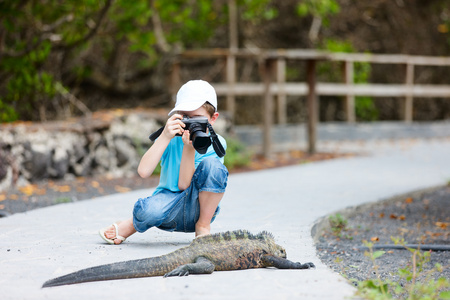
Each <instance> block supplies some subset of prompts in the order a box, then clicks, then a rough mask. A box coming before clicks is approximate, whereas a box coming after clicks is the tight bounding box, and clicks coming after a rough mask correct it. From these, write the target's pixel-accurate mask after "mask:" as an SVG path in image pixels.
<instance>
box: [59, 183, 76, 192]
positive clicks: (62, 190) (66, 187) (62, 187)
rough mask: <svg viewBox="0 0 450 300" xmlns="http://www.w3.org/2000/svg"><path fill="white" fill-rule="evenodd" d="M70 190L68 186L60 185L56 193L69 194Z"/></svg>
mask: <svg viewBox="0 0 450 300" xmlns="http://www.w3.org/2000/svg"><path fill="white" fill-rule="evenodd" d="M71 189H72V188H71V187H70V185H62V186H59V187H57V191H58V192H60V193H68V192H70V190H71Z"/></svg>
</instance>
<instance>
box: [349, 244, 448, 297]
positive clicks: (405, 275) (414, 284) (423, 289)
mask: <svg viewBox="0 0 450 300" xmlns="http://www.w3.org/2000/svg"><path fill="white" fill-rule="evenodd" d="M393 240H394V242H395V243H396V244H401V245H403V246H405V242H404V240H400V239H395V238H393ZM365 245H366V247H368V248H369V250H368V251H366V252H365V256H366V257H368V258H369V259H370V260H371V261H372V264H373V269H374V272H375V274H376V275H377V277H376V278H375V279H367V280H364V281H359V282H358V291H357V296H361V297H363V298H364V299H374V300H375V299H376V300H378V299H380V300H384V299H408V300H419V299H450V281H449V279H448V278H444V277H441V278H439V279H437V280H436V279H434V277H433V276H432V275H433V274H435V273H436V272H438V273H439V272H442V270H443V267H442V266H441V265H440V264H436V265H435V266H434V267H433V268H432V269H431V270H428V271H425V266H427V265H428V264H429V262H430V255H431V254H430V252H426V251H421V250H420V249H411V248H408V247H406V246H405V248H406V249H407V250H408V251H410V252H411V263H410V264H408V265H407V266H406V267H404V268H400V269H399V270H398V271H397V275H398V277H399V278H400V280H399V281H398V282H397V281H392V280H387V279H382V278H381V276H380V275H379V273H378V272H377V271H378V264H377V261H376V260H377V258H379V257H381V256H383V255H384V254H385V251H381V250H379V251H374V249H373V243H370V242H365Z"/></svg>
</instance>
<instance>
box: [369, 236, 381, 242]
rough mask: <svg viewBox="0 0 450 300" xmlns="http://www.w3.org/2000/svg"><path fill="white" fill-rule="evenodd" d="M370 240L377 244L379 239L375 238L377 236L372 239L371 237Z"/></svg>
mask: <svg viewBox="0 0 450 300" xmlns="http://www.w3.org/2000/svg"><path fill="white" fill-rule="evenodd" d="M370 240H371V241H372V242H378V241H379V240H380V238H379V237H377V236H374V237H371V238H370Z"/></svg>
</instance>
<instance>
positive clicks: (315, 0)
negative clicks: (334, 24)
mask: <svg viewBox="0 0 450 300" xmlns="http://www.w3.org/2000/svg"><path fill="white" fill-rule="evenodd" d="M339 11H340V6H339V3H338V2H337V1H335V0H304V1H301V2H300V3H299V4H298V5H297V14H298V15H299V16H301V17H305V16H307V15H312V16H314V17H319V18H321V19H322V20H323V21H324V23H325V25H327V24H328V22H329V21H328V17H329V16H331V15H334V14H337V13H339Z"/></svg>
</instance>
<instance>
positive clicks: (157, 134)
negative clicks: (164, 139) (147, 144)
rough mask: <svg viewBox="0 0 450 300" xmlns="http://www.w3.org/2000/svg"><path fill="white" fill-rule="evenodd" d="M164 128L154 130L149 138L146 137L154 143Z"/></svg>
mask: <svg viewBox="0 0 450 300" xmlns="http://www.w3.org/2000/svg"><path fill="white" fill-rule="evenodd" d="M164 127H165V126H163V127H161V128H160V129H158V130H156V131H155V132H153V133H152V134H150V136H149V137H148V138H149V139H150V140H151V141H152V142H154V141H155V140H156V139H157V138H158V137H159V136H160V135H161V133H162V132H163V130H164Z"/></svg>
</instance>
